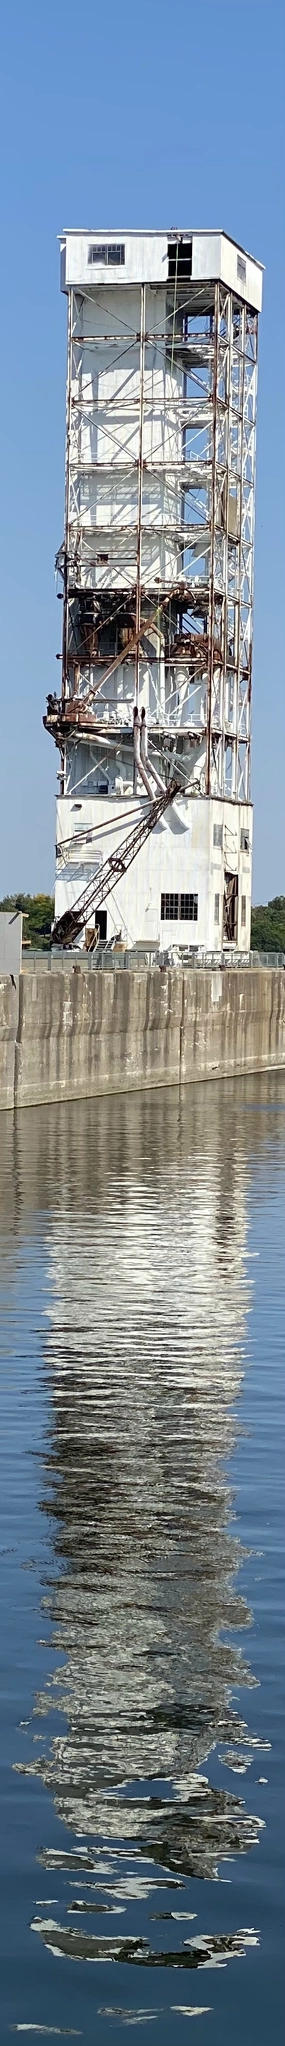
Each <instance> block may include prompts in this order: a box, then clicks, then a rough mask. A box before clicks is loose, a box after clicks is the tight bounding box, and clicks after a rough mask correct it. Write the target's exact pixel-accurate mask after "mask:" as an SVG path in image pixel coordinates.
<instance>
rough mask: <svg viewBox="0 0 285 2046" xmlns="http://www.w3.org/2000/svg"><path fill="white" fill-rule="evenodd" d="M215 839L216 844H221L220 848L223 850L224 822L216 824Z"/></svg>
mask: <svg viewBox="0 0 285 2046" xmlns="http://www.w3.org/2000/svg"><path fill="white" fill-rule="evenodd" d="M213 841H214V845H219V846H220V850H222V845H223V826H222V824H214V831H213Z"/></svg>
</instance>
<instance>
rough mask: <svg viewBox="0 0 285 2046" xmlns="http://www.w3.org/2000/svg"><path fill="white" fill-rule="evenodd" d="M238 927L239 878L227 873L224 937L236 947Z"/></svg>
mask: <svg viewBox="0 0 285 2046" xmlns="http://www.w3.org/2000/svg"><path fill="white" fill-rule="evenodd" d="M237 927H238V876H237V874H227V873H225V887H224V917H223V937H224V938H226V939H227V942H228V944H230V945H236V942H237Z"/></svg>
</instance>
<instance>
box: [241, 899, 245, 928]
mask: <svg viewBox="0 0 285 2046" xmlns="http://www.w3.org/2000/svg"><path fill="white" fill-rule="evenodd" d="M241 921H242V924H246V895H242V898H241Z"/></svg>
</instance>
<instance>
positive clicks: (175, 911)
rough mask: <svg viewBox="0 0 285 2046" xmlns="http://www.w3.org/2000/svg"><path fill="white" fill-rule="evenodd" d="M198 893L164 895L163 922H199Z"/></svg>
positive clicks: (162, 900)
mask: <svg viewBox="0 0 285 2046" xmlns="http://www.w3.org/2000/svg"><path fill="white" fill-rule="evenodd" d="M197 919H198V895H178V894H177V895H176V894H173V895H162V897H161V921H162V923H169V924H170V923H195V924H196V923H197Z"/></svg>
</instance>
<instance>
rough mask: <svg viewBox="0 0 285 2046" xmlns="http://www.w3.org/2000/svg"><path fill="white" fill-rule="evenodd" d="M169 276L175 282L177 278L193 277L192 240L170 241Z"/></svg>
mask: <svg viewBox="0 0 285 2046" xmlns="http://www.w3.org/2000/svg"><path fill="white" fill-rule="evenodd" d="M168 276H169V278H170V279H171V282H172V281H173V283H174V284H175V278H176V277H177V279H179V282H180V278H181V277H192V242H186V241H183V239H182V236H181V240H180V241H179V242H169V243H168Z"/></svg>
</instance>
